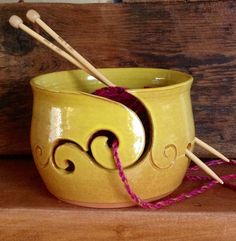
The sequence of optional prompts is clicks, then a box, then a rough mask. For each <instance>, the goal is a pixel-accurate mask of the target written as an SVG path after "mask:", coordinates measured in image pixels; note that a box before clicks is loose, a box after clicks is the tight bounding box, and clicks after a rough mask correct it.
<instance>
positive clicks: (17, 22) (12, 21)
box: [9, 15, 23, 28]
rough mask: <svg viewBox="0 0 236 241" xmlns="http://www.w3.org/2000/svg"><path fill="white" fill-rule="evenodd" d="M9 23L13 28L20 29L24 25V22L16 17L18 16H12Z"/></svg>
mask: <svg viewBox="0 0 236 241" xmlns="http://www.w3.org/2000/svg"><path fill="white" fill-rule="evenodd" d="M9 23H10V25H11V26H12V27H14V28H19V27H20V25H21V24H22V23H23V20H22V19H21V18H20V17H18V16H16V15H12V16H11V17H10V18H9Z"/></svg>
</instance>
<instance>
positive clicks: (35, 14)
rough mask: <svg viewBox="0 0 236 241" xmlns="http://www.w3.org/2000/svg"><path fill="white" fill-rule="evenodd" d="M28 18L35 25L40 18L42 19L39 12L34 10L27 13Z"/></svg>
mask: <svg viewBox="0 0 236 241" xmlns="http://www.w3.org/2000/svg"><path fill="white" fill-rule="evenodd" d="M26 17H27V18H28V19H29V20H30V21H31V22H33V23H35V22H36V20H37V19H38V18H40V15H39V13H38V12H36V11H35V10H34V9H30V10H29V11H28V12H27V13H26Z"/></svg>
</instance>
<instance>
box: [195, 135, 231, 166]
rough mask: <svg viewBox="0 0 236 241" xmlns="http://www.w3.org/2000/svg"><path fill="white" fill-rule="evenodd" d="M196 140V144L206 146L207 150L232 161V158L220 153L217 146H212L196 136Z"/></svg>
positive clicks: (224, 159)
mask: <svg viewBox="0 0 236 241" xmlns="http://www.w3.org/2000/svg"><path fill="white" fill-rule="evenodd" d="M194 142H195V143H196V144H198V145H199V146H201V147H202V148H204V149H205V150H207V151H209V152H210V153H212V154H213V155H215V156H217V157H219V158H220V159H222V160H223V161H225V162H230V160H229V159H228V158H227V157H225V156H224V155H223V154H222V153H220V152H219V151H217V150H216V149H215V148H213V147H211V146H210V145H208V144H207V143H205V142H204V141H202V140H200V139H199V138H197V137H195V139H194Z"/></svg>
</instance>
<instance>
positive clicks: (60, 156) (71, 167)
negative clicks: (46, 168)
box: [52, 139, 84, 173]
mask: <svg viewBox="0 0 236 241" xmlns="http://www.w3.org/2000/svg"><path fill="white" fill-rule="evenodd" d="M68 148H69V149H70V150H73V149H74V150H75V151H76V152H77V151H78V150H79V151H80V152H82V153H83V152H84V150H83V149H82V148H81V147H80V146H79V145H78V144H77V143H76V142H74V141H71V140H68V139H61V140H57V142H56V143H55V145H54V148H53V152H52V163H53V165H54V166H55V167H56V168H57V169H59V170H63V171H65V172H66V173H73V172H74V171H75V168H76V166H75V160H70V159H68V153H69V152H70V151H69V150H68V151H66V150H67V149H68Z"/></svg>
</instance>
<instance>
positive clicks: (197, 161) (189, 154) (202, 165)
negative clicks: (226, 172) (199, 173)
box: [185, 149, 224, 184]
mask: <svg viewBox="0 0 236 241" xmlns="http://www.w3.org/2000/svg"><path fill="white" fill-rule="evenodd" d="M185 154H186V156H187V157H188V158H189V159H190V160H192V161H193V162H194V163H195V164H196V165H198V166H199V167H200V168H201V169H202V170H203V171H205V172H206V173H207V174H208V175H209V176H211V177H212V178H213V179H214V180H216V181H217V182H219V183H220V184H224V182H223V180H222V179H221V178H220V177H219V176H218V175H217V174H216V173H215V172H213V171H212V170H211V169H210V168H209V167H208V166H207V165H206V164H205V163H204V162H203V161H201V160H200V159H199V158H198V157H197V156H195V155H194V154H193V153H192V152H191V151H189V150H188V149H187V150H185Z"/></svg>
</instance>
